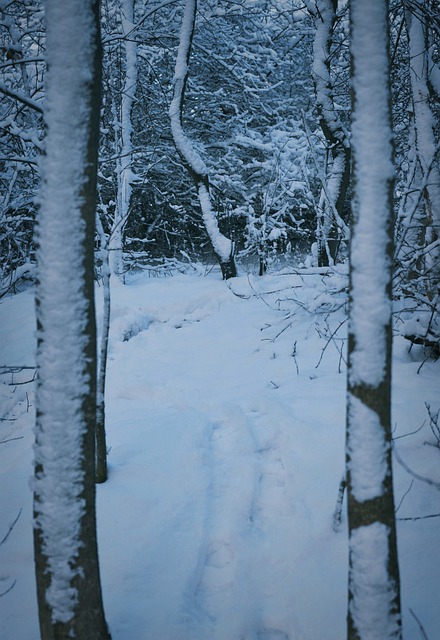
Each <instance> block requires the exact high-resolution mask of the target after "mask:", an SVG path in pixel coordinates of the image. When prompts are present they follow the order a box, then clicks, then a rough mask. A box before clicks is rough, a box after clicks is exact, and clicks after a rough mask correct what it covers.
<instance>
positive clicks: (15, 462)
mask: <svg viewBox="0 0 440 640" xmlns="http://www.w3.org/2000/svg"><path fill="white" fill-rule="evenodd" d="M345 284H346V283H345V276H344V273H343V272H342V271H339V272H338V271H336V272H333V273H332V274H329V275H327V276H322V274H321V275H320V274H319V273H316V270H315V272H313V270H310V269H309V270H304V271H302V272H301V273H297V274H294V273H292V272H290V273H288V272H287V271H285V272H281V273H279V274H275V275H267V276H265V277H263V278H257V277H255V276H247V275H242V276H240V277H238V278H235V279H233V280H232V281H230V282H229V283H228V284H226V283H225V282H223V281H222V280H221V279H220V276H219V273H218V271H217V270H214V271H211V272H210V273H204V272H202V270H200V272H199V273H197V274H192V275H190V274H179V275H175V276H172V277H171V276H167V277H165V276H163V277H148V274H145V275H138V276H134V277H132V278H131V279H130V280H129V281H128V284H127V285H125V286H123V285H120V284H117V283H114V284H113V289H112V298H113V312H112V323H111V343H110V352H109V367H108V384H107V439H108V442H107V444H108V446H109V448H110V453H109V474H110V475H109V480H108V482H107V483H106V484H104V485H100V486H98V487H97V510H98V537H99V549H100V562H101V573H102V583H103V592H104V604H105V610H106V617H107V620H108V623H109V626H110V629H111V633H112V636H113V640H157V639H158V638H160V639H161V640H208V639H209V640H286V639H288V640H340V639H341V638H343V637H344V636H345V615H346V589H347V534H346V517H345V512H343V516H342V524H341V526H340V527H339V530H338V531H334V530H333V512H334V509H335V504H336V499H337V493H338V487H339V482H340V479H341V476H342V474H343V470H344V422H345V407H344V404H345V364H344V356H345V340H344V337H345V330H346V329H345V328H346V323H344V319H345V309H344V302H345V292H344V287H345ZM101 293H102V292H101V290H100V289H99V288H98V289H97V299H98V308H99V305H100V300H101V297H102V296H101ZM0 338H1V351H0V365H2V366H7V367H8V368H9V370H8V373H3V374H2V375H1V376H0V381H1V386H0V418H1V422H0V441H1V442H0V479H1V488H0V500H1V505H0V541H1V540H2V539H3V538H4V537H5V536H7V537H6V540H4V541H3V543H2V544H1V545H0V593H4V592H6V591H7V593H5V594H4V595H3V596H2V597H0V637H1V638H2V640H3V639H4V640H37V639H38V638H39V631H38V621H37V608H36V598H35V586H34V573H33V551H32V530H31V518H32V494H31V491H30V488H29V479H30V478H31V476H32V443H33V431H32V430H33V422H34V406H33V405H34V401H33V384H32V383H29V384H21V383H23V382H26V381H28V380H30V379H32V377H33V373H34V372H33V370H32V369H20V370H18V369H19V368H21V367H23V366H28V367H32V366H33V364H34V356H33V352H34V308H33V291H32V289H29V290H27V291H24V292H23V293H20V294H18V295H16V296H13V297H9V298H4V299H3V300H2V301H1V302H0ZM423 359H424V354H423V352H422V350H421V349H420V348H413V349H412V350H411V352H409V351H408V343H406V342H405V341H404V340H403V339H401V338H396V340H395V348H394V371H393V375H394V406H393V422H394V424H395V425H396V430H395V438H396V440H395V446H396V448H397V451H398V454H399V458H400V459H401V460H402V461H403V463H404V465H405V466H409V467H410V469H411V470H412V472H413V473H414V474H416V476H423V477H424V478H428V479H430V480H431V481H434V484H432V483H431V484H428V483H427V482H424V481H422V480H421V479H419V478H418V477H415V476H414V475H411V474H410V473H409V472H408V471H407V470H406V469H405V467H404V466H403V465H402V463H400V462H398V461H397V460H396V458H395V459H394V461H395V494H396V504H397V505H398V510H397V517H398V518H399V520H398V544H399V557H400V570H401V581H402V598H403V615H404V637H405V640H415V639H417V638H422V637H425V636H423V634H422V631H421V629H420V624H421V625H423V628H424V632H425V633H426V637H428V638H429V640H436V638H438V637H439V636H438V634H439V629H440V609H439V607H438V593H439V590H440V554H439V551H440V517H430V518H423V519H414V518H420V517H423V516H437V515H439V514H440V493H439V486H440V485H439V484H435V483H440V448H439V445H438V442H437V441H436V439H435V437H434V434H433V431H432V429H431V426H430V420H429V415H428V412H427V409H426V407H425V403H428V404H429V405H430V409H431V414H432V415H434V414H435V413H436V412H437V411H438V409H439V407H440V397H439V377H440V376H439V374H440V363H439V362H437V363H435V362H433V361H431V360H428V361H427V362H425V364H423V366H422V367H421V368H420V365H421V363H422V362H423ZM12 366H15V367H17V372H16V373H14V374H11V372H10V367H12ZM2 371H3V372H4V371H5V369H3V370H2ZM439 435H440V434H439ZM434 445H435V446H434ZM344 507H345V503H344ZM18 515H19V517H18V520H17V522H16V523H15V526H14V527H13V528H12V530H11V531H10V533H9V535H7V534H8V531H9V529H10V525H11V524H12V523H13V522H14V520H15V519H16V518H17V516H18ZM407 518H410V519H407ZM417 619H418V621H419V623H420V624H419V623H418V622H417ZM80 640H86V639H80Z"/></svg>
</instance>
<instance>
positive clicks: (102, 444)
mask: <svg viewBox="0 0 440 640" xmlns="http://www.w3.org/2000/svg"><path fill="white" fill-rule="evenodd" d="M96 228H97V231H98V235H99V237H100V242H101V260H102V267H101V272H102V288H103V302H104V304H103V309H102V330H101V344H100V348H99V358H98V375H97V382H96V482H97V483H102V482H106V480H107V477H108V473H107V438H106V432H105V381H106V374H107V354H108V343H109V336H110V312H111V292H110V276H111V273H110V264H109V251H108V241H107V237H106V235H105V233H104V228H103V226H102V222H101V218H100V217H99V214H98V215H97V216H96Z"/></svg>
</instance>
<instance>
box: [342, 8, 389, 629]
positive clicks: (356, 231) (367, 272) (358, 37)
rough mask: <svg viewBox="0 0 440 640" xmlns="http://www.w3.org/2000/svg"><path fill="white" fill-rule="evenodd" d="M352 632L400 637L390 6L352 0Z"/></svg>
mask: <svg viewBox="0 0 440 640" xmlns="http://www.w3.org/2000/svg"><path fill="white" fill-rule="evenodd" d="M350 6H351V17H350V22H351V24H350V26H351V54H352V70H353V75H352V95H353V105H352V152H353V174H354V175H353V179H354V182H353V187H354V194H353V201H352V216H353V218H352V237H351V246H350V317H349V345H348V351H349V353H348V391H347V449H346V457H347V489H348V522H349V580H348V582H349V584H348V636H347V637H348V639H349V640H367V639H368V640H375V639H377V640H391V639H392V640H397V639H400V638H401V615H400V583H399V568H398V559H397V543H396V531H395V516H394V497H393V483H392V464H391V415H390V414H391V346H392V333H391V276H392V260H393V206H392V193H393V174H394V166H393V144H392V131H391V115H390V88H389V56H388V21H387V16H388V4H387V1H386V0H370V2H364V0H352V2H351V5H350Z"/></svg>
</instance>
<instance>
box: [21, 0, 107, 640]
mask: <svg viewBox="0 0 440 640" xmlns="http://www.w3.org/2000/svg"><path fill="white" fill-rule="evenodd" d="M46 24H47V61H48V72H47V79H46V106H45V113H46V118H45V119H46V127H47V135H46V155H45V156H44V158H43V161H42V186H41V192H40V203H41V206H40V215H39V220H38V230H37V243H38V249H37V258H38V286H37V339H38V349H37V364H38V374H39V375H38V384H37V394H36V404H37V420H36V440H35V479H34V550H35V571H36V582H37V599H38V612H39V620H40V632H41V638H42V640H68V639H70V638H72V637H75V638H78V639H83V638H84V639H85V638H87V640H107V639H108V638H109V634H108V630H107V624H106V621H105V616H104V609H103V603H102V595H101V583H100V575H99V562H98V549H97V537H96V514H95V421H96V327H95V308H94V233H95V209H96V174H97V155H98V153H97V152H98V144H99V113H100V100H101V47H100V34H99V2H98V0H80V1H78V2H75V3H60V2H59V0H46Z"/></svg>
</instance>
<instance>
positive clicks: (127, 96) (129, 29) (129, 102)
mask: <svg viewBox="0 0 440 640" xmlns="http://www.w3.org/2000/svg"><path fill="white" fill-rule="evenodd" d="M120 15H121V28H122V34H123V36H122V37H123V40H124V52H125V72H124V83H123V87H122V96H121V106H120V117H119V118H118V114H115V124H116V123H117V122H118V121H119V123H120V124H119V126H118V127H117V128H116V130H115V137H116V140H115V146H116V152H117V153H118V158H117V164H116V180H117V202H116V208H115V215H114V218H113V224H112V229H111V233H110V238H109V260H110V269H111V272H112V273H113V274H114V275H115V276H117V277H118V278H119V279H120V280H121V281H124V263H123V236H124V229H125V225H126V222H127V218H128V215H129V212H130V200H131V192H132V176H133V172H132V156H133V145H132V132H133V126H132V119H131V117H132V109H133V103H134V100H135V94H136V85H137V44H136V34H133V30H134V27H135V25H134V0H121V2H120ZM114 106H115V108H116V105H114Z"/></svg>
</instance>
